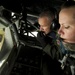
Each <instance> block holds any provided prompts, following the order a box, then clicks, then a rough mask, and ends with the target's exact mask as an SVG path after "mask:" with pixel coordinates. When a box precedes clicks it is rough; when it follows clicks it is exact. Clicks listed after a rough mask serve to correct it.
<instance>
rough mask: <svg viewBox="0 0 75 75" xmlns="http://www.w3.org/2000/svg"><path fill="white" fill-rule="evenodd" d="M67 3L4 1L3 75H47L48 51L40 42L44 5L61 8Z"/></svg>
mask: <svg viewBox="0 0 75 75" xmlns="http://www.w3.org/2000/svg"><path fill="white" fill-rule="evenodd" d="M63 2H65V0H40V1H38V0H1V1H0V75H43V74H42V58H43V55H44V52H43V50H42V47H41V45H40V43H39V42H38V41H37V33H38V31H39V24H38V23H37V19H38V16H39V13H40V12H41V11H42V9H43V8H46V7H54V8H56V9H57V10H58V11H59V8H60V5H61V4H62V3H63ZM44 75H47V74H46V72H45V73H44Z"/></svg>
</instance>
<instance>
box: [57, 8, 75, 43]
mask: <svg viewBox="0 0 75 75" xmlns="http://www.w3.org/2000/svg"><path fill="white" fill-rule="evenodd" d="M59 23H60V28H59V30H58V34H59V35H60V37H61V38H62V39H64V41H65V42H68V43H75V7H73V8H72V7H71V8H65V9H62V10H61V11H60V13H59Z"/></svg>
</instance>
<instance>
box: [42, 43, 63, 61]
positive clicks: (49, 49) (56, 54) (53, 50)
mask: <svg viewBox="0 0 75 75" xmlns="http://www.w3.org/2000/svg"><path fill="white" fill-rule="evenodd" d="M43 51H44V52H45V53H47V54H48V55H49V56H50V57H51V58H52V59H56V60H58V59H61V58H62V53H61V51H60V50H59V48H58V46H56V45H50V44H47V45H46V46H45V47H44V49H43Z"/></svg>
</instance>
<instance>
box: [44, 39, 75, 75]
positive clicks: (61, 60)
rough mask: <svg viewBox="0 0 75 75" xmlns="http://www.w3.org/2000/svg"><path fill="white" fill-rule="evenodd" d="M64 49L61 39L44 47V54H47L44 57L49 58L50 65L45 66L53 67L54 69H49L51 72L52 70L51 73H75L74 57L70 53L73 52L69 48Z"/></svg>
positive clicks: (62, 74) (65, 74)
mask: <svg viewBox="0 0 75 75" xmlns="http://www.w3.org/2000/svg"><path fill="white" fill-rule="evenodd" d="M65 49H67V48H65V47H64V45H63V43H62V41H61V40H57V41H56V42H53V43H52V44H47V45H46V46H45V47H44V49H43V51H44V52H45V55H47V56H46V57H47V58H48V57H49V58H50V59H49V60H50V62H49V65H50V66H49V65H48V64H47V65H46V66H49V67H51V68H55V69H51V72H53V73H51V75H53V74H60V75H75V73H74V72H75V70H74V68H75V58H74V57H72V55H73V54H72V53H75V52H72V51H70V50H65ZM46 57H45V58H46ZM47 58H46V59H47ZM72 60H73V61H72ZM46 63H47V62H46ZM51 65H53V67H52V66H51ZM54 66H55V67H54ZM57 67H58V68H57ZM73 67H74V68H73ZM56 68H57V69H56ZM73 73H74V74H73Z"/></svg>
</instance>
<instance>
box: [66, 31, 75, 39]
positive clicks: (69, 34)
mask: <svg viewBox="0 0 75 75" xmlns="http://www.w3.org/2000/svg"><path fill="white" fill-rule="evenodd" d="M65 36H66V37H67V38H69V39H74V38H75V30H73V31H71V30H69V31H66V32H65Z"/></svg>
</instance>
